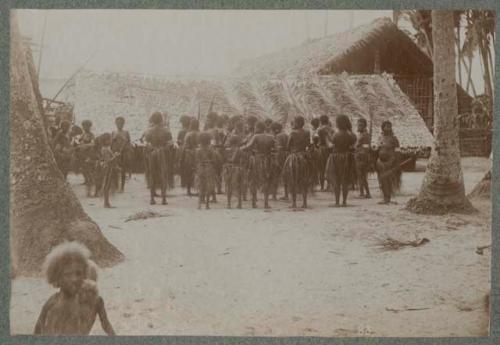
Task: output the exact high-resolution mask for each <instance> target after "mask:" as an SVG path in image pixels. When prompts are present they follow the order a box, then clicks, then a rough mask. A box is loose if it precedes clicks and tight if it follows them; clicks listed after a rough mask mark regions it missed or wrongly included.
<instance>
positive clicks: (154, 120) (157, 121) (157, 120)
mask: <svg viewBox="0 0 500 345" xmlns="http://www.w3.org/2000/svg"><path fill="white" fill-rule="evenodd" d="M149 122H151V124H153V125H155V126H159V125H161V124H162V122H163V116H162V115H161V113H160V112H158V111H155V112H154V113H153V114H151V116H150V118H149Z"/></svg>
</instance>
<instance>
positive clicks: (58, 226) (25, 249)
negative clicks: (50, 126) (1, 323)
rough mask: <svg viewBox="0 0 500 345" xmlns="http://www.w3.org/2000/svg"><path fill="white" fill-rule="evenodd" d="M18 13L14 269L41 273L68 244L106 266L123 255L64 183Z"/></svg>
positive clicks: (13, 80) (14, 38) (13, 79)
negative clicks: (37, 94) (76, 245)
mask: <svg viewBox="0 0 500 345" xmlns="http://www.w3.org/2000/svg"><path fill="white" fill-rule="evenodd" d="M24 49H25V48H24V47H23V44H22V42H21V36H20V34H19V28H18V26H17V19H16V16H15V13H13V14H12V17H11V50H10V54H11V56H10V58H11V60H10V61H11V70H10V85H11V114H10V130H11V144H10V147H11V152H10V191H11V204H10V206H11V207H10V219H11V234H10V235H11V236H10V239H11V253H12V255H11V258H12V260H11V265H12V272H13V274H14V275H16V274H36V273H39V272H40V266H41V263H42V262H43V259H44V258H45V256H46V255H47V254H48V253H49V251H50V250H51V249H52V248H53V247H54V246H55V245H57V244H59V243H60V242H62V241H64V240H69V241H72V240H76V241H79V242H82V243H83V244H85V245H86V246H87V247H88V248H89V249H90V251H91V252H92V256H93V259H94V260H95V261H96V262H97V263H98V264H100V265H101V266H102V265H111V264H114V263H116V262H118V261H120V260H121V259H122V257H123V255H122V254H121V253H120V252H119V251H118V249H116V248H115V247H114V246H113V245H112V244H111V243H109V242H108V240H107V239H106V238H105V237H104V236H103V234H102V233H101V231H100V229H99V227H98V226H97V224H96V223H94V222H93V221H92V220H91V219H90V218H89V216H88V215H87V214H86V213H85V212H84V210H83V208H82V206H81V204H80V202H79V201H78V199H77V198H76V196H75V195H74V193H73V191H72V190H71V188H70V186H69V184H67V183H66V181H64V180H63V177H62V174H61V172H60V171H59V169H58V168H57V166H56V163H55V161H54V156H53V154H52V151H51V149H50V147H49V143H48V138H47V134H46V132H45V130H44V127H43V119H42V115H41V113H40V109H39V107H38V106H37V103H36V102H37V101H36V97H35V92H34V90H35V89H36V87H34V85H33V82H35V83H37V82H38V81H37V80H36V78H35V79H32V78H31V77H30V73H29V68H28V64H27V60H26V53H25V50H24Z"/></svg>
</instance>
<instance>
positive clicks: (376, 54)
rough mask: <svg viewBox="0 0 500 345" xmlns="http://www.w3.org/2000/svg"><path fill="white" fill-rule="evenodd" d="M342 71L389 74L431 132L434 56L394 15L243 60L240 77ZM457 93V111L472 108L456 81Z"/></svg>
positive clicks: (465, 111)
mask: <svg viewBox="0 0 500 345" xmlns="http://www.w3.org/2000/svg"><path fill="white" fill-rule="evenodd" d="M342 72H347V73H348V74H351V75H352V74H354V75H358V74H363V75H366V74H380V73H384V72H385V73H388V74H391V75H392V76H393V78H394V80H396V82H397V83H398V85H399V87H400V88H401V90H402V91H403V92H404V93H405V94H406V95H407V96H408V97H409V98H410V99H411V101H412V103H413V104H414V106H415V107H416V108H417V110H418V112H419V113H420V115H421V116H422V118H423V119H424V121H425V123H426V125H427V127H428V128H429V130H431V131H432V128H433V86H432V85H433V84H432V75H433V64H432V60H431V58H430V57H429V56H428V55H427V54H426V53H424V52H423V51H422V50H421V49H420V48H419V47H418V46H417V45H416V44H415V43H414V42H413V41H412V39H411V38H410V37H409V36H408V35H407V34H406V33H404V32H403V31H402V30H400V29H399V28H398V27H397V26H396V25H395V24H394V23H393V22H392V20H391V19H390V18H379V19H376V20H374V21H373V22H371V23H369V24H367V25H362V26H359V27H357V28H355V29H353V30H349V31H345V32H342V33H339V34H334V35H330V36H326V37H323V38H318V39H314V40H309V41H307V42H305V43H303V44H302V45H299V46H296V47H293V48H289V49H285V50H282V51H279V52H276V53H273V54H270V55H265V56H262V57H259V58H256V59H249V60H246V61H243V62H242V64H241V66H240V68H238V70H237V73H238V74H239V75H240V76H252V77H256V76H257V77H261V78H285V77H290V76H296V77H307V76H311V75H333V74H340V73H342ZM457 92H458V103H459V104H458V109H459V113H460V114H462V113H469V112H470V108H471V101H472V98H471V97H470V96H469V95H468V94H467V93H466V92H465V91H464V90H463V89H462V88H461V87H460V86H458V85H457Z"/></svg>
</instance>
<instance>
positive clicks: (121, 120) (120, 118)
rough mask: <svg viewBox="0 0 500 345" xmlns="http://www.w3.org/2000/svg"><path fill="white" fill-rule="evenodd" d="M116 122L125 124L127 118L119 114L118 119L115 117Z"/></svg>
mask: <svg viewBox="0 0 500 345" xmlns="http://www.w3.org/2000/svg"><path fill="white" fill-rule="evenodd" d="M115 123H116V124H119V123H121V124H125V119H124V118H123V116H118V117H117V118H116V119H115Z"/></svg>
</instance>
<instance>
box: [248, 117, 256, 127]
mask: <svg viewBox="0 0 500 345" xmlns="http://www.w3.org/2000/svg"><path fill="white" fill-rule="evenodd" d="M257 121H258V119H257V117H256V116H254V115H250V116H247V124H248V125H250V126H252V127H253V126H255V123H256V122H257Z"/></svg>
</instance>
